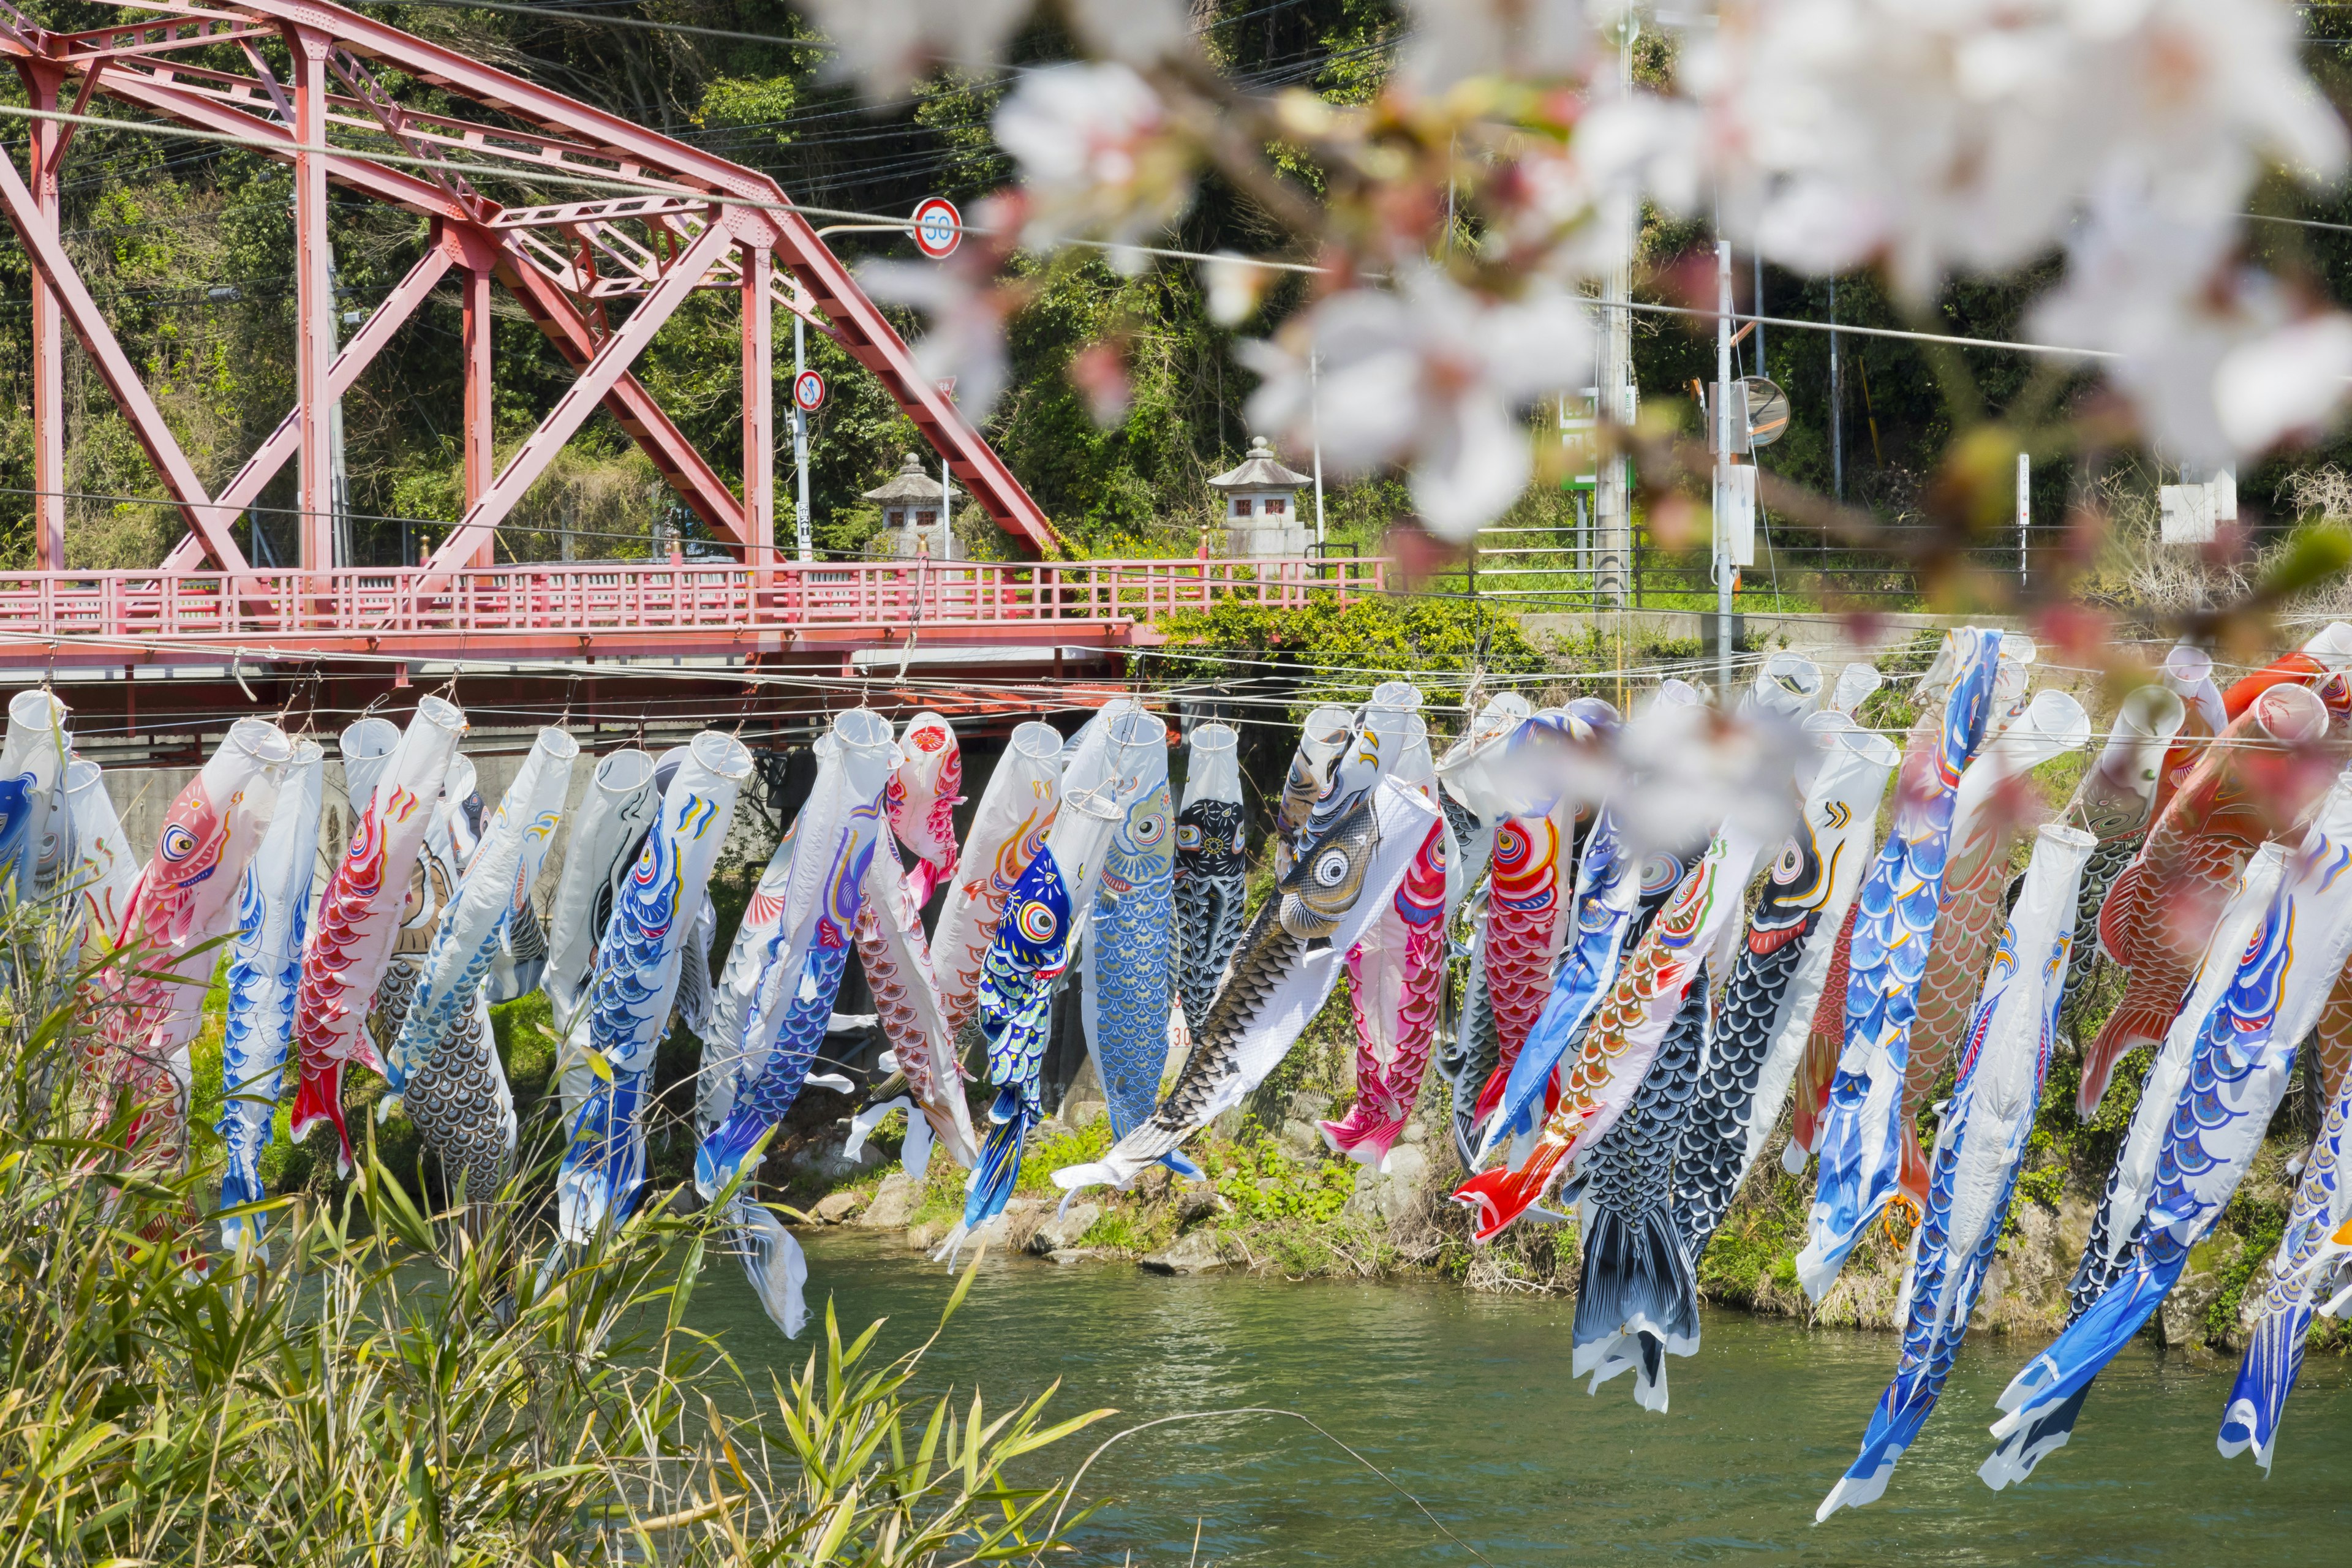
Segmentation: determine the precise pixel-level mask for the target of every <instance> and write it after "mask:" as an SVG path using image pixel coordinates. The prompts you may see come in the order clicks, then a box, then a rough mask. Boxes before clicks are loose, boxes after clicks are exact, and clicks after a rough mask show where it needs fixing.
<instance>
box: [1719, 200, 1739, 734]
mask: <svg viewBox="0 0 2352 1568" xmlns="http://www.w3.org/2000/svg"><path fill="white" fill-rule="evenodd" d="M1731 402H1732V398H1731V242H1730V241H1729V240H1727V239H1718V240H1717V241H1716V242H1715V693H1716V701H1717V704H1718V705H1720V706H1721V708H1722V709H1723V710H1724V711H1725V712H1727V713H1728V712H1730V711H1731V571H1732V567H1731V518H1730V516H1729V507H1728V505H1727V502H1728V500H1729V498H1730V489H1731V487H1730V483H1729V481H1728V479H1727V475H1726V472H1725V470H1727V469H1728V468H1730V467H1731V449H1732V447H1733V444H1734V443H1733V440H1732V433H1731Z"/></svg>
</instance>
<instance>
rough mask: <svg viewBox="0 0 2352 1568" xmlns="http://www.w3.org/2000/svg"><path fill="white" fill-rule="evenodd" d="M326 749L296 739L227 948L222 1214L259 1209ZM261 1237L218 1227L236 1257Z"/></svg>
mask: <svg viewBox="0 0 2352 1568" xmlns="http://www.w3.org/2000/svg"><path fill="white" fill-rule="evenodd" d="M326 773H327V757H326V752H324V751H323V750H322V749H320V745H319V742H316V741H310V740H302V741H297V742H294V752H293V760H292V761H291V762H290V763H289V764H288V766H287V769H286V778H285V782H284V783H282V784H279V785H278V799H277V803H276V805H275V806H274V807H273V808H272V810H271V813H270V816H269V819H268V826H267V827H266V828H264V829H263V830H262V834H261V843H260V847H258V848H257V849H256V850H255V851H254V855H253V860H252V863H251V864H250V865H248V866H247V867H246V869H245V885H244V887H243V889H241V890H240V891H239V893H238V895H237V906H238V907H237V932H236V942H234V943H232V944H231V946H230V948H229V956H228V1011H227V1015H226V1018H225V1020H224V1023H223V1027H222V1032H221V1088H222V1093H223V1100H222V1104H221V1113H220V1121H218V1122H217V1123H216V1126H217V1127H218V1129H219V1131H220V1134H221V1139H222V1142H224V1143H226V1145H227V1159H226V1168H225V1169H224V1170H223V1171H222V1173H221V1191H220V1201H221V1207H223V1208H225V1209H226V1208H235V1207H236V1206H238V1205H243V1204H255V1203H259V1202H260V1201H261V1200H262V1198H263V1197H264V1196H266V1195H267V1194H265V1193H264V1192H263V1191H262V1186H261V1152H262V1151H263V1150H264V1149H267V1148H268V1146H269V1133H270V1122H271V1120H272V1119H273V1118H274V1117H275V1116H276V1115H277V1113H278V1090H279V1089H280V1087H281V1086H282V1084H283V1081H284V1079H285V1073H286V1055H287V1051H288V1049H289V1047H290V1046H291V1045H292V1043H293V1039H294V994H295V992H296V990H297V988H298V987H299V986H300V984H301V983H302V938H303V935H304V928H305V926H306V925H307V924H308V922H309V920H310V884H311V883H312V881H313V880H315V879H316V877H317V875H318V868H319V817H320V810H321V806H322V802H323V800H324V796H325V790H326ZM248 1236H249V1237H251V1239H253V1240H254V1241H256V1242H258V1241H259V1240H260V1239H261V1216H260V1215H250V1216H245V1215H239V1216H235V1217H232V1218H228V1219H224V1220H223V1221H221V1245H222V1246H223V1247H226V1248H228V1249H230V1250H232V1251H234V1250H235V1249H236V1247H237V1244H238V1243H239V1242H240V1241H241V1240H243V1239H245V1238H246V1237H248Z"/></svg>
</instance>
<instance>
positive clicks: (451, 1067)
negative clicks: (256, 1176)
mask: <svg viewBox="0 0 2352 1568" xmlns="http://www.w3.org/2000/svg"><path fill="white" fill-rule="evenodd" d="M579 755H580V742H577V741H574V740H573V739H572V737H571V736H570V735H567V734H565V733H564V732H563V731H562V730H557V729H543V730H541V731H540V732H539V737H538V739H537V740H536V741H535V742H533V743H532V745H531V749H530V754H529V755H528V756H526V757H524V758H523V762H522V766H521V767H520V769H518V770H516V773H515V776H514V782H513V783H512V784H509V785H508V786H507V792H506V795H505V796H504V797H503V798H502V799H501V800H500V801H499V809H498V813H497V815H496V816H492V817H491V819H490V821H489V824H488V826H487V827H486V828H485V829H484V831H483V833H482V837H481V845H480V847H479V849H478V851H477V852H476V854H475V856H474V858H473V862H472V864H471V865H470V866H469V867H467V870H466V874H465V878H464V880H463V881H461V882H460V883H459V884H458V887H457V898H456V899H455V900H453V901H452V902H451V903H450V904H449V905H448V906H447V907H446V908H445V909H444V910H442V912H441V925H440V929H439V930H437V931H435V932H434V936H433V946H432V948H431V950H430V951H429V952H427V953H426V954H425V963H424V966H423V968H422V970H421V972H420V973H419V974H418V977H417V983H416V993H415V996H414V997H412V998H411V999H410V1002H409V1005H408V1016H407V1017H406V1018H404V1020H402V1023H401V1028H400V1035H399V1037H398V1038H397V1039H396V1040H394V1043H393V1047H392V1049H391V1050H389V1051H387V1052H386V1053H385V1054H384V1063H383V1065H384V1078H385V1079H386V1080H387V1081H388V1082H389V1083H390V1084H391V1086H392V1090H393V1092H394V1094H397V1095H399V1096H400V1097H401V1098H402V1100H403V1101H404V1103H405V1104H406V1106H407V1109H408V1116H409V1120H410V1121H414V1122H415V1124H416V1129H417V1131H418V1133H419V1134H420V1135H422V1137H423V1138H424V1140H425V1146H426V1147H428V1148H430V1149H431V1150H432V1151H433V1152H435V1153H436V1155H438V1156H439V1157H440V1160H441V1170H442V1173H443V1177H444V1179H445V1180H446V1182H448V1184H450V1186H451V1188H452V1189H453V1190H454V1189H455V1188H456V1187H457V1185H458V1184H460V1183H462V1184H464V1186H465V1188H466V1191H467V1196H468V1197H469V1198H470V1199H471V1200H472V1202H473V1203H475V1204H482V1203H487V1202H488V1201H489V1200H490V1199H491V1198H493V1197H495V1196H496V1195H497V1194H498V1192H499V1188H500V1187H502V1186H504V1185H505V1184H506V1179H507V1177H508V1176H509V1174H510V1173H512V1170H513V1163H514V1149H515V1136H516V1128H515V1114H514V1099H513V1096H512V1094H511V1093H510V1092H509V1090H508V1088H507V1081H506V1075H505V1072H504V1070H503V1069H502V1068H500V1067H499V1058H498V1052H497V1050H496V1048H495V1046H494V1042H493V1041H492V1040H491V1038H490V1035H489V1028H488V1025H489V1016H488V1008H489V1004H488V997H486V996H485V995H484V994H483V991H482V983H483V978H484V976H485V975H487V974H488V972H489V967H490V964H491V963H492V962H493V961H494V960H495V959H496V957H497V955H498V952H499V934H500V932H501V931H504V930H505V928H506V923H507V921H509V919H510V918H512V916H513V914H514V910H515V908H516V905H517V902H518V897H519V895H518V892H517V889H526V890H527V889H529V888H530V884H531V883H533V882H534V881H537V880H538V879H539V871H540V868H541V866H542V865H544V864H545V863H546V860H547V850H548V846H549V845H550V844H551V843H552V842H553V841H554V838H555V832H556V829H557V827H559V826H561V825H562V821H563V802H564V800H565V798H566V797H567V796H568V795H570V793H571V789H572V763H573V762H574V760H575V759H577V758H578V756H579Z"/></svg>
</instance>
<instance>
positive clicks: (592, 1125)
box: [550, 730, 751, 1261]
mask: <svg viewBox="0 0 2352 1568" xmlns="http://www.w3.org/2000/svg"><path fill="white" fill-rule="evenodd" d="M750 777H751V752H747V751H745V750H744V749H743V745H742V742H740V741H737V740H735V739H734V738H733V737H731V736H729V735H725V734H722V733H720V732H719V731H716V730H705V731H702V732H701V733H700V734H698V735H697V736H695V738H694V740H693V742H692V743H691V745H690V746H689V747H688V752H687V756H686V759H685V760H684V761H683V762H682V763H679V765H678V768H677V773H674V774H673V775H672V776H671V778H670V782H669V786H668V788H667V790H665V791H664V792H663V795H662V802H661V809H660V810H659V811H658V812H657V813H656V815H655V816H654V823H653V827H652V830H651V831H650V832H648V833H647V834H646V846H645V848H644V849H643V850H641V851H640V852H639V853H638V856H637V861H636V864H635V867H633V868H631V869H630V871H629V879H628V881H627V882H626V883H625V884H624V885H623V886H622V889H621V895H620V898H619V899H618V900H616V901H615V902H614V906H613V916H612V919H611V920H610V921H607V922H606V924H605V927H604V940H603V941H602V942H599V943H598V944H597V947H596V976H595V979H594V981H593V984H592V985H591V987H590V990H589V994H588V1001H587V1005H586V1016H587V1028H588V1053H589V1054H588V1065H589V1068H590V1070H591V1072H592V1073H593V1087H592V1088H591V1089H589V1091H588V1093H587V1094H586V1096H585V1097H584V1098H583V1100H582V1101H581V1103H580V1109H579V1110H578V1111H577V1112H575V1113H574V1114H573V1115H572V1119H571V1138H570V1141H569V1142H568V1143H567V1144H566V1145H565V1148H564V1151H563V1166H562V1171H561V1172H560V1173H559V1174H558V1175H557V1177H556V1196H557V1200H558V1226H559V1228H560V1232H561V1235H562V1239H563V1240H564V1241H565V1242H568V1243H571V1244H572V1245H575V1246H576V1245H580V1244H583V1243H585V1242H587V1241H590V1240H592V1239H593V1237H595V1236H596V1235H597V1234H598V1232H600V1231H602V1230H604V1229H606V1228H607V1227H611V1226H618V1225H619V1224H620V1222H621V1221H622V1219H623V1218H625V1216H626V1215H627V1214H628V1212H629V1210H630V1208H631V1207H632V1206H633V1205H635V1202H636V1197H637V1189H638V1188H639V1186H640V1185H641V1184H643V1182H644V1180H645V1169H646V1130H645V1097H646V1079H647V1078H648V1077H649V1076H650V1075H651V1073H652V1071H653V1065H654V1051H655V1048H656V1047H657V1046H659V1045H660V1043H661V1037H662V1036H663V1035H664V1034H665V1033H666V1032H667V1030H668V1027H669V1018H670V1007H671V1004H672V1003H673V1002H674V1001H675V1000H676V999H677V987H678V977H679V973H680V970H681V968H682V963H681V956H682V954H683V952H684V951H685V948H686V944H687V941H688V935H689V933H690V932H691V931H692V929H693V926H694V922H695V917H696V915H697V913H698V910H699V909H700V906H701V904H702V901H703V899H704V898H705V897H706V895H707V890H708V889H709V883H710V871H711V868H712V867H713V866H714V865H716V864H717V863H718V859H719V849H720V847H722V846H723V845H724V844H725V842H726V839H727V830H728V828H729V827H730V826H732V825H733V823H734V819H735V799H736V795H737V794H738V793H739V792H740V790H741V789H742V787H743V781H744V780H745V779H747V778H750ZM561 1250H562V1249H561V1248H560V1247H559V1248H558V1249H557V1253H556V1254H551V1255H550V1259H551V1261H552V1259H553V1258H554V1257H555V1256H557V1255H558V1254H560V1252H561Z"/></svg>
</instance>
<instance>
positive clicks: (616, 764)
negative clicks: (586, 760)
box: [595, 746, 654, 795]
mask: <svg viewBox="0 0 2352 1568" xmlns="http://www.w3.org/2000/svg"><path fill="white" fill-rule="evenodd" d="M653 782H654V759H653V755H652V753H651V752H644V751H640V750H639V749H637V748H636V747H635V746H625V747H623V748H622V749H621V750H619V751H617V752H605V753H604V755H603V756H601V757H599V758H597V759H596V774H595V784H596V787H597V788H598V789H602V790H611V791H613V792H614V794H617V795H631V794H634V793H635V792H636V791H638V790H641V789H643V788H645V787H646V785H647V784H651V783H653Z"/></svg>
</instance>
